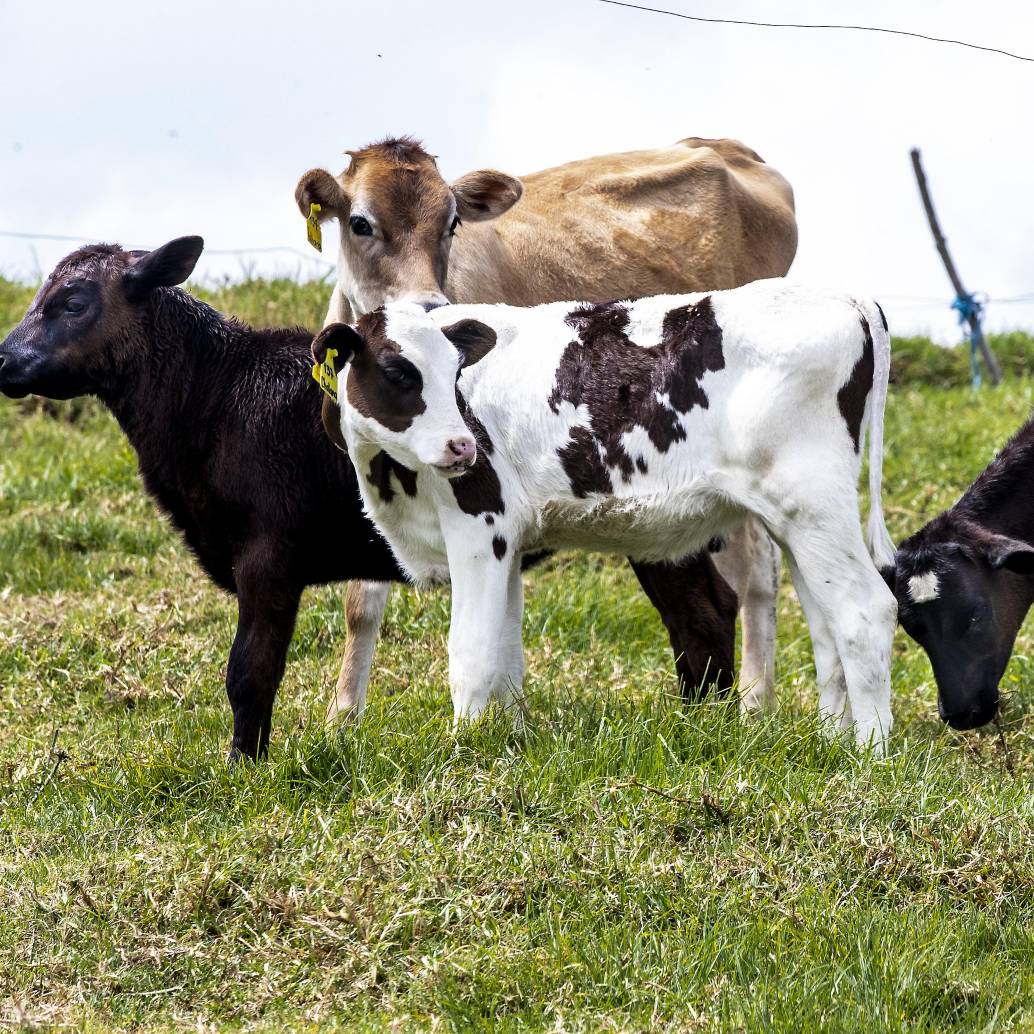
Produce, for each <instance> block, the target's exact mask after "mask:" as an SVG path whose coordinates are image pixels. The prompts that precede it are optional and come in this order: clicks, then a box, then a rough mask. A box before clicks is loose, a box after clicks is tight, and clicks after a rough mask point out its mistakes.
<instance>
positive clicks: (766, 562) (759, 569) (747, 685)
mask: <svg viewBox="0 0 1034 1034" xmlns="http://www.w3.org/2000/svg"><path fill="white" fill-rule="evenodd" d="M713 559H714V564H715V567H717V568H718V573H719V574H720V575H721V576H722V577H723V578H724V579H725V580H726V581H727V582H728V583H729V585H730V586H732V589H733V591H734V592H735V593H736V595H737V597H738V598H739V602H740V628H741V630H742V634H743V647H742V649H741V650H740V671H739V684H740V707H741V709H742V710H744V711H757V710H761V709H768V708H771V707H773V706H774V705H775V637H776V607H777V603H778V595H779V549H778V547H777V546H776V544H775V543H774V542H773V541H772V538H771V536H770V535H769V534H768V532H767V531H765V529H764V527H763V526H762V525H761V523H760V522H759V521H758V520H757V518H754V517H748V518H747V520H745V521H744V522H743V524H741V525H740V527H739V528H737V529H736V530H735V531H734V532H732V534H730V535H729V536H727V539H726V547H725V549H723V550H721V551H720V552H718V553H715V554H714V557H713Z"/></svg>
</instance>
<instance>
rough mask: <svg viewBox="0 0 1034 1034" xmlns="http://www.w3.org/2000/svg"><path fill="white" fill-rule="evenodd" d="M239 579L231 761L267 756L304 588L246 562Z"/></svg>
mask: <svg viewBox="0 0 1034 1034" xmlns="http://www.w3.org/2000/svg"><path fill="white" fill-rule="evenodd" d="M236 576H237V633H236V635H235V636H234V638H233V647H232V648H231V649H230V660H229V663H228V664H227V666H226V695H227V696H228V697H229V699H230V707H231V708H232V709H233V739H232V741H231V743H230V760H231V761H235V760H237V759H239V758H252V759H254V758H257V757H259V755H262V754H265V752H266V748H267V746H268V745H269V731H270V726H271V724H272V720H273V699H274V697H275V696H276V691H277V689H279V687H280V680H281V679H282V678H283V675H284V665H285V664H286V661H287V648H288V647H289V646H290V644H291V636H292V635H293V633H294V622H295V618H296V617H297V615H298V604H299V602H300V600H301V589H300V588H298V587H297V586H295V585H292V584H290V583H288V582H286V581H285V580H284V579H282V578H278V577H277V576H276V575H275V574H274V573H272V572H270V571H269V569H268V565H264V564H262V563H261V562H255V563H252V562H249V560H248V558H244V559H243V560H242V561H241V562H240V563H238V565H237V572H236Z"/></svg>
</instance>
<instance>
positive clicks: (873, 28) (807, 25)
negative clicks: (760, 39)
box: [599, 0, 1034, 62]
mask: <svg viewBox="0 0 1034 1034" xmlns="http://www.w3.org/2000/svg"><path fill="white" fill-rule="evenodd" d="M599 3H601V4H613V5H614V6H615V7H629V8H631V9H632V10H634V11H649V12H650V13H651V14H667V15H670V16H671V17H672V18H684V19H685V20H686V21H689V22H706V23H707V24H708V25H753V26H755V27H757V28H762V29H851V30H853V31H855V32H885V33H888V34H889V35H891V36H909V37H911V38H912V39H925V40H928V41H929V42H930V43H950V44H952V45H953V46H956V47H968V48H969V49H970V50H983V51H986V52H987V53H989V54H1001V55H1002V56H1003V57H1011V58H1013V59H1014V60H1015V61H1031V62H1034V57H1026V56H1024V55H1023V54H1014V53H1012V51H1009V50H999V49H998V47H983V46H981V45H980V44H979V43H967V42H966V41H965V40H960V39H946V38H944V37H943V36H924V35H923V33H921V32H906V31H905V30H904V29H885V28H882V27H881V26H878V25H818V24H816V23H814V22H752V21H747V20H746V19H743V18H705V17H704V16H703V15H699V14H683V13H682V12H681V11H668V10H665V9H664V8H662V7H644V6H642V5H640V4H630V3H626V2H625V0H599Z"/></svg>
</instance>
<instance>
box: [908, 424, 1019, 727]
mask: <svg viewBox="0 0 1034 1034" xmlns="http://www.w3.org/2000/svg"><path fill="white" fill-rule="evenodd" d="M1032 575H1034V419H1031V420H1028V421H1027V423H1026V424H1024V426H1023V427H1022V428H1021V429H1020V430H1019V431H1018V432H1017V433H1016V434H1015V435H1014V436H1013V438H1012V439H1011V440H1010V441H1009V442H1008V443H1007V444H1006V446H1005V448H1004V449H1002V451H1001V452H1000V453H999V454H998V456H997V457H995V459H994V460H993V461H992V463H991V464H990V465H989V466H988V467H987V469H986V470H985V471H984V472H983V473H982V474H981V475H980V476H979V477H978V478H977V479H976V481H974V482H973V484H972V485H970V487H969V488H968V489H967V490H966V492H965V494H964V495H963V496H962V498H961V499H960V500H959V501H958V502H957V503H956V504H955V505H954V506H953V507H951V509H949V510H945V511H944V513H942V514H940V515H939V516H937V517H935V518H934V519H933V520H932V521H930V523H929V524H927V525H926V527H924V528H923V529H922V530H921V531H918V532H917V533H916V534H915V535H913V536H912V537H911V538H909V539H906V540H905V541H904V542H903V543H902V544H901V546H900V548H899V549H898V551H897V555H896V557H895V566H894V573H893V577H892V583H893V584H892V586H891V587H892V588H893V589H894V594H895V595H896V596H897V599H898V618H899V620H900V621H901V625H902V627H903V628H904V629H905V631H906V632H907V633H908V634H909V635H910V636H911V637H912V638H913V639H914V640H915V641H916V642H917V643H919V645H920V646H921V647H922V648H923V649H924V650H925V651H926V653H927V656H928V657H929V658H930V664H931V665H932V666H933V673H934V678H935V679H936V680H937V691H938V699H937V706H938V710H939V711H940V715H941V718H942V719H943V720H944V721H945V722H947V723H948V724H949V725H950V726H952V728H954V729H973V728H976V727H977V726H978V725H985V724H986V723H987V722H989V721H991V719H993V718H994V717H995V715H996V714H997V713H998V683H999V682H1000V681H1001V678H1002V675H1003V674H1004V672H1005V667H1006V665H1007V664H1008V663H1009V657H1010V656H1011V655H1012V648H1013V644H1014V643H1015V641H1016V634H1017V632H1019V630H1020V626H1021V625H1022V624H1023V619H1024V617H1025V616H1026V614H1027V611H1028V609H1029V608H1030V605H1031V603H1032V602H1034V578H1032V577H1031V576H1032Z"/></svg>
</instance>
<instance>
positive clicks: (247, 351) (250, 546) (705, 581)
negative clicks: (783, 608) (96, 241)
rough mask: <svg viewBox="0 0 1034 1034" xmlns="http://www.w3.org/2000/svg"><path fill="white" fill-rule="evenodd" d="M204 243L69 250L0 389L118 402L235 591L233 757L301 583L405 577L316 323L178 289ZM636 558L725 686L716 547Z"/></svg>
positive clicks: (261, 745) (726, 634) (257, 739)
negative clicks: (647, 561) (315, 348)
mask: <svg viewBox="0 0 1034 1034" xmlns="http://www.w3.org/2000/svg"><path fill="white" fill-rule="evenodd" d="M202 247H203V242H202V240H201V238H200V237H182V238H179V239H178V240H174V241H171V242H170V243H168V244H166V245H164V246H163V247H161V248H158V249H156V250H155V251H151V252H127V251H123V250H122V249H121V248H120V247H118V246H117V245H110V244H109V245H96V246H91V247H86V248H82V249H81V250H79V251H77V252H74V253H73V254H71V255H69V256H68V257H67V258H65V259H63V260H62V261H61V262H60V263H58V265H57V267H56V268H55V269H54V271H53V272H52V273H51V275H50V276H49V277H48V278H47V280H46V282H45V283H44V284H43V286H42V287H41V288H40V290H39V293H38V294H37V295H36V297H35V299H34V300H33V302H32V305H31V306H30V307H29V311H28V312H27V313H26V315H25V317H24V319H23V320H22V321H21V323H19V324H18V326H17V327H15V329H14V330H13V331H11V333H10V334H9V335H8V337H7V338H6V339H5V340H4V342H3V343H2V344H0V391H2V392H3V393H4V394H6V395H8V396H11V397H13V398H20V397H23V396H25V395H27V394H29V393H34V394H37V395H44V396H47V397H49V398H55V399H64V398H72V397H75V396H79V395H88V394H92V395H96V396H97V397H98V398H100V399H101V401H102V402H104V403H105V405H107V406H108V408H109V409H110V410H111V411H112V413H114V415H115V417H116V418H117V419H118V421H119V424H120V425H121V426H122V429H123V431H125V433H126V436H127V437H128V438H129V441H130V444H132V446H133V448H134V449H135V450H136V452H137V455H138V457H139V463H140V472H141V474H142V475H143V479H144V484H145V485H146V487H147V490H148V492H150V493H151V495H152V496H154V498H155V499H156V500H157V501H158V504H159V505H160V506H161V508H162V509H163V510H165V511H166V512H167V513H168V514H169V516H170V517H171V518H172V521H173V523H174V524H175V525H176V526H177V527H178V528H179V529H180V531H181V532H182V533H183V537H184V539H185V540H186V542H187V545H188V546H189V547H190V548H191V550H192V551H193V552H194V554H195V555H196V556H197V558H198V560H199V561H200V563H201V566H202V567H203V568H204V569H205V571H206V572H207V573H208V575H209V576H210V577H211V578H212V580H213V581H214V582H215V583H216V584H217V585H219V586H221V587H222V588H223V589H225V590H226V591H228V592H232V593H235V594H236V595H237V605H238V622H237V634H236V636H235V637H234V641H233V648H232V650H231V651H230V661H229V664H228V666H227V670H226V691H227V695H228V696H229V698H230V704H231V706H232V708H233V740H232V744H231V756H240V755H244V756H247V757H256V756H257V755H258V754H259V753H261V752H264V751H265V749H266V745H267V743H268V741H269V732H270V723H271V720H272V712H273V700H274V697H275V695H276V691H277V688H278V686H279V685H280V680H281V678H282V677H283V672H284V663H285V659H286V656H287V648H288V646H289V644H290V641H291V635H292V633H293V630H294V622H295V617H296V615H297V612H298V604H299V601H300V599H301V594H302V591H303V589H304V588H305V587H306V586H307V585H317V584H322V583H326V582H335V581H344V580H350V579H363V580H368V581H401V580H403V578H402V574H401V572H400V571H399V569H398V567H397V566H396V564H395V560H394V558H393V556H392V554H391V552H390V550H389V549H388V546H387V545H386V544H385V542H384V540H383V539H382V538H381V537H380V535H379V534H378V533H377V531H376V530H375V528H374V526H373V524H371V523H370V522H369V521H368V520H367V518H366V517H365V516H364V514H363V512H362V504H361V501H360V497H359V490H358V486H357V484H356V474H355V470H354V469H353V467H352V465H351V463H350V462H349V461H348V458H347V457H346V456H345V455H344V453H342V452H341V451H339V450H338V449H337V448H335V446H334V445H333V444H332V443H331V441H330V439H329V438H328V436H327V434H326V433H325V431H324V428H323V426H322V423H321V409H322V405H321V399H322V396H321V394H320V390H319V388H318V387H317V385H316V383H315V381H313V379H312V377H311V376H310V365H311V361H312V360H311V356H310V351H309V350H310V346H311V343H312V334H311V333H309V332H308V331H305V330H301V329H296V330H254V329H252V328H251V327H248V326H246V325H245V324H242V323H240V322H238V321H236V320H232V319H227V318H226V317H224V316H222V315H220V314H219V313H218V312H216V311H215V310H214V309H211V308H210V307H209V306H207V305H205V304H203V303H202V302H199V301H197V299H195V298H192V297H191V296H190V295H188V294H187V293H185V292H184V291H181V290H179V289H178V288H176V287H175V285H176V284H180V283H182V282H183V281H184V280H186V278H187V277H188V276H189V275H190V273H191V272H192V271H193V269H194V265H195V264H196V262H197V260H198V257H199V256H200V254H201V249H202ZM651 572H652V573H651ZM637 573H638V574H639V576H640V580H641V581H642V582H643V586H644V588H645V589H646V591H647V594H648V595H649V596H650V599H651V601H652V602H653V603H654V605H655V606H656V607H657V608H658V610H659V611H660V612H661V617H662V618H663V620H664V622H665V625H666V627H667V628H668V632H669V636H670V638H671V644H672V649H673V650H674V652H675V658H676V668H677V669H678V672H679V675H680V677H681V679H682V681H683V685H684V686H685V687H686V688H687V690H691V689H692V688H695V687H697V686H700V685H702V684H703V685H704V686H707V685H709V684H713V683H715V682H717V683H718V685H719V687H720V688H725V687H727V686H728V685H729V684H730V681H731V672H732V647H733V628H734V624H733V623H734V619H735V612H736V599H735V596H734V594H733V593H732V592H731V591H730V590H729V589H728V588H727V587H726V586H725V585H724V583H723V582H722V581H721V579H720V578H718V577H717V575H716V573H715V571H714V567H713V565H712V564H711V562H710V560H709V558H707V557H706V556H705V557H702V558H700V559H699V560H689V561H686V562H684V563H683V564H680V565H660V566H657V567H653V568H643V569H642V570H641V571H637Z"/></svg>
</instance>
